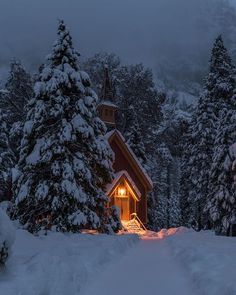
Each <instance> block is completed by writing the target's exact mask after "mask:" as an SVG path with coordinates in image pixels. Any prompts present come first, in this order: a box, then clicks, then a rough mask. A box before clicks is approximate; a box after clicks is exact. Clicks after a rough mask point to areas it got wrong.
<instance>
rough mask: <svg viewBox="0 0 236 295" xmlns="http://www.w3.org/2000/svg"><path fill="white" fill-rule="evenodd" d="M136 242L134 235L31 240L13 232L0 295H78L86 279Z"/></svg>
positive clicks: (0, 276)
mask: <svg viewBox="0 0 236 295" xmlns="http://www.w3.org/2000/svg"><path fill="white" fill-rule="evenodd" d="M138 240H139V239H138V237H137V236H136V235H123V236H108V235H89V234H70V235H65V234H61V233H51V234H49V235H48V236H40V237H34V236H32V235H31V234H29V233H28V232H26V231H23V230H17V231H16V241H15V244H14V246H13V249H12V255H11V257H10V259H9V260H8V262H7V265H6V269H5V271H4V273H0V295H77V294H80V290H81V287H82V286H83V285H85V284H86V283H87V281H88V279H89V280H93V279H95V278H96V276H97V274H98V273H100V272H101V271H102V269H103V267H104V266H105V265H106V264H107V263H108V262H109V261H110V260H113V261H116V260H117V259H119V257H120V256H121V254H123V253H124V252H125V251H126V250H128V249H129V248H131V247H132V246H133V245H134V244H135V243H137V242H138ZM91 295H92V294H91ZM94 295H95V294H94Z"/></svg>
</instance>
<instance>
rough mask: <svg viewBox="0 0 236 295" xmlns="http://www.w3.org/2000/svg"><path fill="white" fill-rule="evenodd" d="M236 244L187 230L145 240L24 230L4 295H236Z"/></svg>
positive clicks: (0, 282) (2, 276)
mask: <svg viewBox="0 0 236 295" xmlns="http://www.w3.org/2000/svg"><path fill="white" fill-rule="evenodd" d="M235 243H236V239H235V238H226V237H219V236H215V235H214V234H213V233H212V232H200V233H196V232H194V231H192V230H187V229H185V228H179V229H170V230H168V231H167V230H162V231H161V232H159V233H151V232H149V233H148V234H144V235H143V236H141V239H138V237H137V236H136V235H120V236H107V235H88V234H81V235H79V234H74V235H73V234H70V235H64V234H60V233H51V234H49V235H48V236H40V237H34V236H32V235H30V234H29V233H28V232H26V231H23V230H17V231H16V241H15V244H14V246H13V249H12V255H11V257H10V259H9V260H8V262H7V267H6V270H5V271H4V273H0V295H106V294H107V295H108V294H109V295H110V294H112V295H116V294H119V295H120V294H122V295H130V294H134V295H139V294H140V295H141V294H142V295H143V294H147V295H149V294H150V295H154V294H158V295H178V294H181V295H185V294H186V295H235V294H236V283H235V278H236V250H235V249H236V247H235V245H236V244H235Z"/></svg>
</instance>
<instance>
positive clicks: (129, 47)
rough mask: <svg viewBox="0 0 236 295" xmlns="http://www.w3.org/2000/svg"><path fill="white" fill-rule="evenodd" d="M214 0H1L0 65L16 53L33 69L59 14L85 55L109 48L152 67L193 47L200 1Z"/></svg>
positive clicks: (196, 39) (48, 42)
mask: <svg viewBox="0 0 236 295" xmlns="http://www.w3.org/2000/svg"><path fill="white" fill-rule="evenodd" d="M212 1H214V0H199V1H196V0H158V1H157V0H145V1H144V0H120V1H114V0H99V1H97V0H86V1H85V0H83V1H82V0H79V1H78V0H70V1H65V0H50V1H46V0H42V1H32V0H1V1H0V28H1V29H0V37H1V46H0V66H1V67H4V66H5V65H7V64H8V62H9V59H11V58H13V57H16V58H20V59H22V60H23V62H24V64H25V65H26V66H27V67H30V68H32V69H34V68H35V67H36V66H37V65H38V64H39V63H40V62H41V61H43V59H44V57H45V55H46V54H48V53H49V52H50V49H51V47H52V43H53V42H54V40H55V38H56V27H57V19H58V18H63V19H64V20H65V22H66V23H67V24H68V26H69V28H70V29H71V33H72V36H73V39H74V43H75V46H76V47H77V48H78V49H79V51H80V52H81V54H82V56H83V57H86V56H91V55H92V54H94V53H96V52H98V51H108V52H114V53H116V54H118V55H119V56H120V57H121V58H122V59H123V60H124V62H127V63H133V62H144V63H145V64H147V65H148V66H151V67H153V66H155V64H156V63H157V60H158V59H161V58H166V57H168V56H170V55H173V54H174V55H175V54H176V55H179V54H182V51H183V48H184V49H185V50H187V51H190V52H191V50H195V48H196V47H197V46H198V44H199V41H200V40H202V38H204V34H203V35H202V34H201V32H200V33H199V31H198V30H196V27H197V26H196V23H197V22H198V16H199V14H200V12H202V4H203V3H204V2H209V3H210V2H212ZM234 2H235V3H236V1H234ZM208 42H209V43H210V42H212V40H209V41H208ZM204 46H205V47H206V46H208V45H206V44H204Z"/></svg>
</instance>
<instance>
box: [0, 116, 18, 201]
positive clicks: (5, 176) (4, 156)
mask: <svg viewBox="0 0 236 295" xmlns="http://www.w3.org/2000/svg"><path fill="white" fill-rule="evenodd" d="M9 129H10V128H9V126H8V123H7V115H6V114H5V113H4V112H3V111H0V202H1V201H5V200H9V199H11V197H12V187H11V186H12V179H11V168H12V167H13V166H14V160H15V157H14V153H13V152H12V150H11V147H10V144H9Z"/></svg>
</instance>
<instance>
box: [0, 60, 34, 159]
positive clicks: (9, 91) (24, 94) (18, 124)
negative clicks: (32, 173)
mask: <svg viewBox="0 0 236 295" xmlns="http://www.w3.org/2000/svg"><path fill="white" fill-rule="evenodd" d="M32 95H33V84H32V79H31V77H30V74H28V73H27V72H26V70H25V69H24V67H23V66H22V64H21V62H20V61H17V60H13V61H12V62H11V64H10V73H9V77H8V80H7V82H6V85H5V89H4V91H3V92H2V94H1V97H0V107H1V109H2V110H4V112H5V113H6V114H7V122H8V125H9V126H10V130H9V140H10V143H11V146H12V150H13V151H14V153H15V158H16V160H15V161H16V162H17V161H18V156H19V151H18V148H19V145H20V141H21V138H22V132H23V131H22V129H23V123H24V120H25V118H26V113H27V111H26V108H25V107H26V104H27V103H28V102H29V100H30V99H31V98H32Z"/></svg>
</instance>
